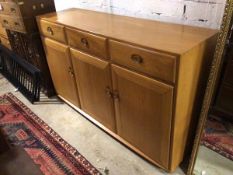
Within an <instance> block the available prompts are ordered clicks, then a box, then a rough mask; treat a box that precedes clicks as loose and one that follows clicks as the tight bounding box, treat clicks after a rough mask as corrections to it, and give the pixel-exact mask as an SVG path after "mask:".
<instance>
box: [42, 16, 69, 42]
mask: <svg viewBox="0 0 233 175" xmlns="http://www.w3.org/2000/svg"><path fill="white" fill-rule="evenodd" d="M38 24H39V29H40V32H41V33H42V34H43V35H44V36H47V37H49V38H52V39H54V40H57V41H60V42H63V43H66V37H65V27H64V26H62V25H59V24H55V23H51V22H48V21H44V20H39V22H38Z"/></svg>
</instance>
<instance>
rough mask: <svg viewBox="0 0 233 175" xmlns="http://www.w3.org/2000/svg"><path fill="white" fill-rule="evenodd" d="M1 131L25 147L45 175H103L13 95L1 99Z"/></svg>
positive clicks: (12, 143)
mask: <svg viewBox="0 0 233 175" xmlns="http://www.w3.org/2000/svg"><path fill="white" fill-rule="evenodd" d="M0 127H1V128H2V129H3V134H4V136H5V137H6V138H7V140H8V142H9V143H10V145H12V146H21V147H23V148H24V150H25V151H26V152H27V154H28V155H29V156H30V157H31V159H32V160H33V161H34V163H35V164H37V165H39V167H40V169H41V171H42V172H43V174H45V175H98V174H100V172H99V171H98V170H97V169H96V168H95V167H93V166H92V165H91V164H90V163H89V162H88V161H87V160H86V159H85V158H84V157H83V156H82V155H81V154H80V153H79V152H78V151H77V150H76V149H75V148H73V147H72V146H71V145H69V144H68V143H67V142H66V141H65V140H63V139H62V138H61V137H60V136H59V135H58V134H57V133H56V132H55V131H54V130H53V129H51V128H50V127H49V126H48V125H47V124H46V123H45V122H43V121H42V120H41V119H40V118H39V117H37V116H36V115H35V114H34V113H33V112H32V111H31V110H30V109H29V108H28V107H26V106H25V105H24V104H23V103H22V102H20V101H19V100H18V99H17V98H16V97H15V96H14V95H12V94H11V93H9V94H5V95H3V96H0Z"/></svg>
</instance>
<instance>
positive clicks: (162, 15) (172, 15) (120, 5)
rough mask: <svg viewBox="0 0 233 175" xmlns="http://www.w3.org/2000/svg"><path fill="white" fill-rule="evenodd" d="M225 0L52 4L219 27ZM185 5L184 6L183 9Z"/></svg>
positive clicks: (73, 0) (60, 7)
mask: <svg viewBox="0 0 233 175" xmlns="http://www.w3.org/2000/svg"><path fill="white" fill-rule="evenodd" d="M225 1H226V0H55V4H56V8H57V11H60V10H63V9H67V8H71V7H78V8H84V9H91V10H96V11H103V12H108V13H114V14H120V15H126V16H133V17H140V18H147V19H153V20H159V21H167V22H173V23H179V24H187V25H194V26H202V27H207V28H219V27H220V24H221V19H222V15H223V11H224V6H225ZM185 8H186V10H184V9H185ZM184 11H185V12H184Z"/></svg>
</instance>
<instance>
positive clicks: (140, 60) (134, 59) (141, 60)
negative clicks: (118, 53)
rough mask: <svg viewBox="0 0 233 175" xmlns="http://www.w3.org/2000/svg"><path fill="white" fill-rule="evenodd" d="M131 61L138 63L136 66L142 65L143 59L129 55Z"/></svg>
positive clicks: (135, 55)
mask: <svg viewBox="0 0 233 175" xmlns="http://www.w3.org/2000/svg"><path fill="white" fill-rule="evenodd" d="M131 60H132V61H134V62H135V63H138V64H141V63H143V58H142V57H141V56H140V55H137V54H133V55H131Z"/></svg>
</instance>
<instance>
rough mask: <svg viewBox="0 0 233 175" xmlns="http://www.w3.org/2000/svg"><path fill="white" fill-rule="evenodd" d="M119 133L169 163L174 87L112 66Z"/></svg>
mask: <svg viewBox="0 0 233 175" xmlns="http://www.w3.org/2000/svg"><path fill="white" fill-rule="evenodd" d="M112 76H113V89H114V91H115V108H116V122H117V133H118V135H120V136H121V137H122V138H124V139H125V140H126V141H128V142H129V143H131V144H132V145H133V146H134V147H136V148H137V149H138V150H140V151H141V152H143V153H144V154H145V155H147V156H148V157H149V158H151V159H152V160H154V161H155V162H157V163H159V164H160V165H162V166H164V167H166V168H167V167H168V160H169V144H170V132H171V120H172V99H173V87H171V86H169V85H166V84H163V83H161V82H158V81H156V80H154V79H151V78H148V77H145V76H143V75H140V74H138V73H135V72H132V71H129V70H126V69H124V68H120V67H118V66H115V65H113V66H112Z"/></svg>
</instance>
